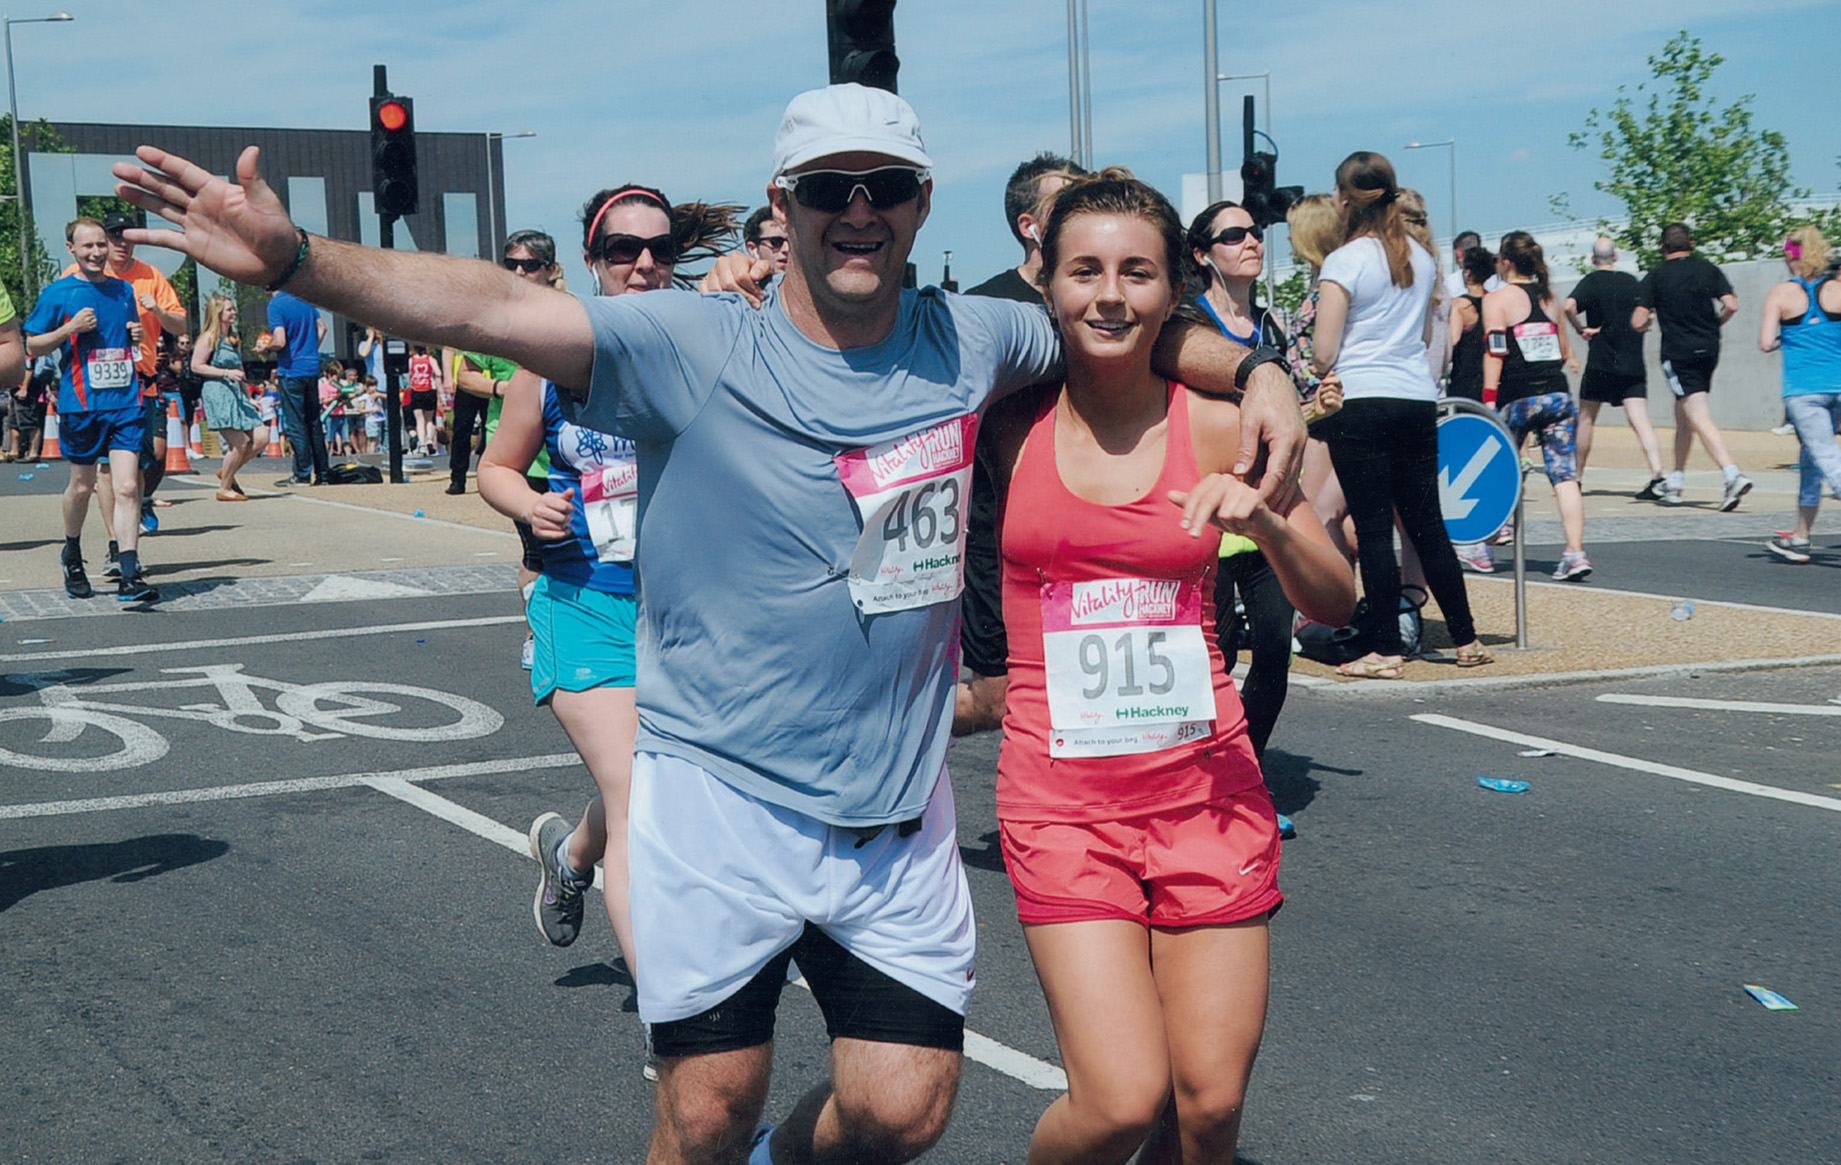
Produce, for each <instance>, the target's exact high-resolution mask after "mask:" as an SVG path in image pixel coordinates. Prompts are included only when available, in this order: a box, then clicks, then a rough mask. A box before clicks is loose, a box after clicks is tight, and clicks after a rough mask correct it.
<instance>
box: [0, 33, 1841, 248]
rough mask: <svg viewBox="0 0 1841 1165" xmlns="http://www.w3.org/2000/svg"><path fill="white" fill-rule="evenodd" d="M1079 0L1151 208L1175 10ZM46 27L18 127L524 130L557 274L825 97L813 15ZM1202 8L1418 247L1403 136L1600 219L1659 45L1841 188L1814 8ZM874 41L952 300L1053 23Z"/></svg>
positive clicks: (1530, 201) (1236, 98)
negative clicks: (1620, 91)
mask: <svg viewBox="0 0 1841 1165" xmlns="http://www.w3.org/2000/svg"><path fill="white" fill-rule="evenodd" d="M1088 2H1089V8H1090V19H1091V35H1092V44H1093V52H1092V82H1093V113H1094V129H1093V141H1094V147H1095V153H1096V155H1097V158H1098V160H1099V161H1100V162H1102V163H1116V164H1120V165H1125V166H1129V167H1131V168H1132V169H1133V170H1135V171H1136V172H1137V173H1138V174H1139V176H1140V177H1143V178H1145V179H1147V180H1149V181H1151V182H1154V183H1156V184H1157V185H1159V186H1160V187H1162V188H1163V189H1164V190H1165V191H1166V192H1168V193H1169V194H1170V195H1171V196H1172V197H1173V198H1175V197H1177V196H1178V194H1179V192H1180V189H1181V178H1182V175H1183V174H1184V173H1185V172H1198V171H1200V170H1202V169H1203V166H1204V150H1205V143H1204V140H1203V93H1204V81H1203V64H1202V61H1203V56H1202V53H1203V47H1202V13H1203V6H1202V4H1201V3H1198V2H1195V0H1148V2H1147V0H1135V2H1125V0H1088ZM56 7H58V5H55V4H53V5H48V6H47V7H46V9H45V11H46V12H50V11H53V10H55V8H56ZM63 7H66V8H67V9H68V11H70V12H71V13H72V15H74V16H75V17H76V20H75V21H74V22H72V23H69V24H48V25H31V26H17V27H15V29H14V37H13V40H14V57H15V60H16V62H17V67H18V96H19V109H20V115H21V117H23V118H26V119H33V118H37V117H46V118H49V119H51V120H54V121H55V120H68V121H134V122H154V123H171V124H179V125H211V124H228V125H251V124H256V125H274V126H289V127H324V128H349V129H360V128H363V126H364V124H365V121H364V119H365V110H366V107H367V106H366V100H367V98H368V96H369V93H370V88H371V66H372V65H373V64H374V63H384V64H387V65H388V66H389V68H390V81H391V85H392V87H393V88H394V89H395V90H396V91H397V92H399V93H404V94H407V95H409V96H412V97H414V98H415V99H416V121H417V125H418V126H419V127H421V128H424V129H429V130H447V131H458V132H482V131H499V132H504V133H508V134H509V133H515V132H518V131H521V130H526V129H529V130H535V131H536V132H537V135H538V136H536V137H534V138H530V139H525V140H513V141H508V142H506V143H505V147H504V149H505V171H506V172H505V187H506V198H507V220H508V223H507V225H508V226H510V227H512V228H518V227H526V226H536V227H540V228H542V229H545V230H548V231H550V232H551V233H552V234H555V235H556V236H557V237H558V239H559V241H561V242H562V243H563V250H565V251H569V252H571V253H573V248H572V247H571V246H570V242H571V241H572V240H574V239H579V237H580V233H579V232H580V228H579V225H578V224H577V222H576V219H575V212H576V210H577V208H578V207H579V205H580V203H581V201H582V199H583V198H585V197H586V196H587V195H588V194H589V193H591V192H592V191H594V190H596V189H598V188H600V187H603V186H607V185H611V184H614V183H619V182H625V181H637V182H643V183H646V184H648V185H654V186H658V187H660V188H662V189H663V190H665V191H666V192H667V193H668V194H669V195H671V196H672V197H673V198H675V199H678V200H686V199H691V198H706V199H716V200H729V201H735V202H745V203H748V204H749V205H758V204H759V203H760V202H761V201H762V200H763V198H764V195H763V188H764V186H765V184H766V179H767V172H768V161H769V154H770V146H771V141H772V136H773V131H774V128H775V126H776V124H777V122H778V119H779V115H780V111H781V110H782V108H783V107H784V106H785V103H786V100H787V98H789V97H790V96H791V95H792V94H793V93H795V92H798V91H799V90H801V89H804V88H809V87H812V86H814V85H818V84H822V83H823V82H824V81H825V79H826V77H825V69H826V56H825V38H824V3H823V0H667V2H655V3H634V2H632V0H620V2H613V3H609V2H607V0H600V2H596V3H590V2H587V0H546V2H542V3H530V4H518V5H513V4H507V3H485V2H471V3H469V2H464V0H463V2H454V0H448V2H444V3H421V2H403V3H387V4H377V3H355V2H352V0H316V2H295V3H290V4H286V5H278V4H268V3H250V4H242V5H226V4H223V3H213V4H203V3H194V2H192V0H167V2H165V3H161V4H158V5H154V4H147V3H142V2H134V3H129V2H125V0H66V3H65V4H64V5H63ZM36 12H37V10H36V9H33V10H28V11H21V10H15V11H14V13H13V15H14V16H15V17H25V16H29V15H34V14H36ZM1219 13H1220V29H1221V35H1220V42H1221V43H1220V68H1221V71H1222V72H1224V73H1252V72H1261V71H1265V70H1270V71H1271V72H1272V74H1273V80H1272V101H1273V106H1274V109H1273V113H1274V118H1273V134H1274V136H1275V137H1276V138H1277V139H1278V143H1279V147H1280V153H1281V157H1280V162H1279V181H1280V182H1281V183H1284V184H1302V185H1304V186H1305V187H1306V188H1307V189H1323V188H1324V187H1325V186H1326V185H1327V184H1328V182H1329V178H1330V175H1331V173H1332V171H1333V169H1334V167H1335V165H1336V163H1337V162H1338V161H1339V160H1341V158H1342V157H1343V156H1344V155H1346V154H1347V153H1349V152H1350V151H1351V150H1355V149H1374V150H1379V151H1381V152H1383V153H1386V154H1388V155H1389V156H1390V157H1392V158H1393V159H1394V161H1395V163H1396V165H1397V167H1398V168H1399V171H1400V175H1401V179H1402V181H1403V182H1405V183H1406V184H1408V185H1413V186H1417V187H1419V188H1420V189H1421V190H1423V191H1424V192H1425V195H1426V198H1427V201H1428V203H1429V209H1430V212H1431V217H1432V221H1433V224H1434V227H1435V229H1436V230H1438V231H1439V232H1440V233H1441V234H1442V233H1444V232H1445V224H1446V223H1447V222H1448V220H1449V210H1448V204H1449V195H1448V194H1447V191H1448V189H1449V171H1448V168H1447V167H1448V161H1447V155H1448V151H1445V150H1420V151H1413V152H1407V151H1405V150H1403V149H1402V148H1401V147H1402V146H1403V145H1404V144H1405V143H1406V142H1408V141H1412V140H1416V139H1417V140H1427V141H1430V140H1442V139H1445V138H1455V139H1456V140H1457V143H1458V145H1457V182H1458V203H1459V212H1460V216H1461V218H1462V220H1463V225H1464V226H1466V227H1476V228H1479V229H1482V230H1484V231H1485V232H1486V233H1495V232H1500V231H1504V230H1508V229H1512V228H1515V227H1520V226H1525V225H1533V224H1537V223H1546V222H1550V221H1553V219H1554V217H1555V216H1554V215H1553V213H1552V212H1551V211H1550V210H1549V205H1548V203H1549V198H1550V197H1551V196H1553V195H1556V194H1561V193H1565V194H1567V195H1568V196H1569V198H1570V203H1571V206H1572V209H1573V211H1574V213H1575V215H1576V216H1577V217H1581V218H1587V219H1589V218H1594V217H1596V216H1598V215H1600V214H1612V213H1615V212H1616V206H1615V204H1613V203H1612V202H1611V201H1610V200H1609V199H1607V198H1606V197H1605V196H1603V195H1601V194H1598V193H1597V192H1595V191H1594V190H1593V189H1592V182H1593V181H1594V179H1597V178H1600V177H1602V176H1603V174H1602V167H1601V164H1600V163H1598V162H1597V161H1596V160H1595V159H1594V158H1593V157H1592V156H1591V155H1590V154H1589V153H1587V152H1584V151H1578V150H1574V149H1571V148H1569V147H1568V146H1567V144H1566V137H1567V134H1568V133H1569V132H1571V131H1574V130H1578V129H1580V128H1582V126H1583V122H1584V119H1585V115H1586V113H1587V111H1588V110H1590V109H1591V108H1592V107H1593V106H1597V107H1600V108H1604V107H1607V106H1609V105H1610V103H1611V102H1612V101H1614V100H1615V99H1616V90H1617V87H1618V86H1619V85H1625V86H1628V87H1630V88H1632V89H1634V88H1635V87H1636V86H1637V85H1638V84H1640V83H1641V82H1643V81H1645V80H1646V79H1647V78H1648V68H1647V66H1646V64H1645V58H1646V57H1647V56H1648V55H1649V54H1651V53H1655V52H1657V51H1659V50H1660V49H1661V47H1662V45H1663V44H1664V43H1665V42H1666V41H1667V39H1668V38H1669V36H1670V35H1672V34H1673V33H1674V32H1675V31H1676V30H1677V29H1680V28H1686V29H1688V30H1689V31H1691V32H1693V33H1694V34H1696V35H1698V36H1700V37H1701V39H1702V41H1703V42H1704V43H1705V45H1706V46H1707V47H1708V48H1709V49H1711V50H1712V51H1715V52H1718V53H1720V54H1722V55H1723V56H1725V57H1726V58H1727V63H1726V65H1725V66H1724V67H1723V68H1722V69H1721V71H1720V73H1719V74H1718V76H1717V78H1716V81H1715V84H1714V95H1715V96H1716V97H1718V98H1719V99H1720V101H1721V104H1724V103H1726V102H1727V101H1730V100H1731V99H1733V98H1736V97H1739V96H1742V95H1745V94H1754V95H1755V97H1756V100H1755V103H1754V105H1755V111H1756V118H1757V123H1758V124H1759V125H1761V126H1763V127H1767V128H1774V129H1778V130H1781V131H1782V132H1783V133H1784V134H1785V135H1786V136H1787V137H1788V138H1789V143H1790V149H1791V157H1792V162H1793V165H1794V175H1795V181H1796V182H1797V184H1798V185H1801V186H1806V187H1810V188H1813V189H1814V190H1816V191H1817V192H1818V193H1832V192H1834V191H1835V190H1836V188H1837V185H1838V184H1841V168H1837V165H1836V161H1837V159H1841V118H1836V117H1835V116H1834V115H1833V111H1834V109H1835V102H1834V99H1833V98H1832V96H1828V95H1825V94H1824V87H1825V85H1832V80H1830V81H1824V80H1823V78H1830V79H1832V77H1833V76H1834V73H1835V62H1836V59H1837V58H1836V57H1835V55H1834V54H1835V46H1837V45H1841V5H1837V4H1835V3H1833V2H1832V0H1747V2H1746V3H1745V4H1743V5H1734V4H1732V3H1731V2H1730V0H1669V2H1667V3H1661V2H1656V0H1615V2H1611V3H1607V2H1605V0H1548V2H1547V3H1545V4H1540V5H1532V4H1499V5H1492V4H1483V3H1478V2H1477V0H1419V2H1409V3H1391V4H1379V3H1357V2H1353V0H1293V2H1292V3H1290V4H1287V5H1283V6H1272V5H1257V6H1255V5H1249V4H1244V3H1240V4H1236V3H1231V2H1229V0H1219ZM1254 13H1258V14H1259V16H1258V18H1257V20H1256V18H1255V16H1254ZM1274 14H1282V15H1274ZM896 28H897V37H898V42H897V49H898V51H899V53H900V55H901V57H902V62H903V63H902V69H901V91H902V95H903V96H904V97H906V98H908V100H909V101H911V102H912V103H913V104H914V106H915V108H916V109H917V110H918V111H919V113H920V117H921V123H922V127H923V131H924V133H925V136H926V139H927V143H928V147H929V150H930V151H931V152H932V154H933V156H934V158H935V161H936V171H935V181H936V190H935V200H934V214H933V217H932V219H931V220H930V221H929V222H928V224H927V226H926V228H925V230H924V231H923V232H922V234H921V237H920V240H919V242H918V243H917V245H916V247H915V256H914V257H915V260H916V262H917V263H918V264H919V265H920V269H921V275H922V278H923V281H925V282H934V281H937V280H938V278H939V275H940V262H941V259H942V252H943V251H945V250H948V249H950V250H951V251H953V252H954V258H953V271H954V274H955V275H956V276H958V277H959V278H960V280H961V281H962V282H965V283H968V284H969V283H971V282H976V281H978V280H981V279H983V278H984V277H986V276H987V275H990V274H992V273H993V272H995V271H997V270H998V269H1000V268H1001V267H1004V266H1009V265H1013V264H1014V263H1015V262H1016V261H1017V259H1018V258H1019V257H1020V252H1019V251H1018V250H1017V248H1016V246H1015V244H1014V243H1013V242H1012V241H1011V238H1010V236H1009V233H1008V231H1007V229H1006V227H1005V225H1004V222H1003V215H1002V211H1001V198H1002V186H1003V181H1004V179H1005V177H1007V175H1008V173H1009V171H1010V169H1011V168H1012V167H1013V166H1014V165H1015V164H1016V163H1017V162H1018V161H1020V160H1022V159H1023V158H1025V157H1028V156H1029V155H1031V154H1033V153H1035V152H1036V151H1037V150H1040V149H1055V150H1059V151H1064V152H1065V151H1066V149H1067V146H1068V108H1067V41H1066V31H1067V30H1066V5H1065V3H1064V2H1063V0H979V2H974V0H905V2H904V3H901V4H900V5H899V7H898V9H897V11H896ZM79 73H82V74H86V76H84V78H83V79H82V80H80V81H79V80H73V78H74V77H76V76H77V75H78V74H79ZM1247 86H1248V88H1246V89H1242V88H1239V87H1237V86H1236V85H1234V84H1224V85H1223V86H1222V89H1221V96H1222V108H1223V122H1224V125H1225V126H1226V127H1227V130H1228V132H1227V138H1228V140H1227V141H1226V142H1225V143H1224V146H1223V155H1224V157H1225V158H1226V159H1228V164H1229V166H1230V168H1232V167H1233V166H1234V165H1237V163H1238V158H1239V150H1240V147H1239V141H1238V128H1237V127H1238V123H1239V108H1240V97H1241V95H1242V93H1243V92H1248V91H1251V92H1258V89H1257V86H1258V82H1248V83H1247ZM1262 120H1263V116H1262ZM580 274H581V268H580V266H579V263H572V264H571V276H572V279H573V278H577V277H579V276H580Z"/></svg>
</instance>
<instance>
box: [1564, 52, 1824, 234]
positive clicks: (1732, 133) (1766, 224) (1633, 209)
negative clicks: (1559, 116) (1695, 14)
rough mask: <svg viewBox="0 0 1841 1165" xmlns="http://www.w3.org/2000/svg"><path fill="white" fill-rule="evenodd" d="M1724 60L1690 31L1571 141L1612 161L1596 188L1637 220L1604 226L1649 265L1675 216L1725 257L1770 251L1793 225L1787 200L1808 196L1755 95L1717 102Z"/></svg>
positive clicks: (1620, 90) (1588, 120)
mask: <svg viewBox="0 0 1841 1165" xmlns="http://www.w3.org/2000/svg"><path fill="white" fill-rule="evenodd" d="M1723 63H1725V58H1724V57H1721V56H1720V55H1719V54H1718V53H1709V52H1706V51H1704V50H1703V49H1702V48H1701V44H1700V38H1698V37H1693V36H1689V35H1688V33H1687V31H1686V30H1685V29H1684V30H1682V31H1681V32H1678V33H1676V34H1675V36H1674V37H1672V38H1670V40H1669V42H1668V44H1666V45H1665V46H1663V49H1662V52H1661V54H1660V55H1657V56H1652V57H1650V58H1649V67H1650V71H1651V73H1652V74H1653V78H1652V80H1651V81H1647V82H1644V83H1643V84H1641V85H1638V86H1637V87H1636V92H1635V93H1634V94H1630V93H1626V92H1625V90H1624V87H1623V86H1621V85H1620V86H1618V89H1617V93H1618V97H1617V101H1616V103H1615V104H1613V105H1612V106H1611V108H1610V109H1609V110H1605V111H1600V110H1598V109H1593V110H1592V111H1591V113H1590V114H1589V115H1587V117H1586V119H1585V130H1584V131H1582V132H1579V133H1574V134H1571V135H1569V137H1568V141H1569V142H1570V143H1571V144H1572V146H1573V147H1574V148H1575V149H1582V150H1583V149H1596V150H1597V151H1598V156H1599V157H1601V158H1603V159H1604V161H1605V162H1606V164H1607V165H1608V166H1609V168H1610V176H1609V177H1608V178H1607V179H1605V180H1604V181H1601V182H1595V183H1593V185H1594V186H1595V187H1596V188H1597V189H1599V190H1602V191H1604V192H1605V193H1607V194H1610V195H1612V196H1614V197H1615V198H1617V199H1618V200H1619V201H1621V202H1622V203H1623V204H1624V207H1625V209H1626V210H1627V211H1628V212H1629V216H1630V221H1629V223H1628V224H1627V225H1626V226H1624V227H1622V228H1621V229H1616V230H1612V229H1610V228H1609V227H1608V225H1607V224H1605V223H1604V222H1602V221H1601V222H1600V223H1599V226H1600V229H1602V230H1605V231H1606V233H1608V234H1610V235H1612V237H1614V238H1615V239H1616V240H1617V242H1618V245H1619V246H1620V247H1622V248H1623V249H1625V250H1627V251H1630V252H1632V253H1634V254H1636V255H1637V257H1638V261H1639V262H1640V263H1641V264H1642V266H1643V267H1644V268H1649V267H1653V266H1655V265H1656V264H1657V263H1658V262H1659V261H1660V260H1661V254H1660V250H1659V247H1658V244H1659V242H1660V238H1659V236H1660V234H1661V230H1662V227H1663V226H1665V225H1667V224H1668V223H1671V222H1685V223H1687V224H1688V225H1689V226H1691V227H1692V228H1693V229H1694V242H1695V246H1696V248H1697V249H1698V250H1699V251H1700V253H1702V254H1704V255H1705V256H1706V257H1707V258H1709V259H1712V260H1714V261H1716V262H1718V261H1722V260H1734V259H1753V258H1759V257H1761V256H1764V255H1767V254H1770V253H1771V252H1772V251H1773V250H1774V249H1775V248H1776V246H1777V245H1778V244H1779V243H1781V242H1782V241H1783V236H1784V232H1785V230H1786V229H1787V228H1788V227H1789V225H1790V223H1791V222H1792V221H1793V218H1794V216H1793V215H1792V214H1791V212H1790V208H1789V206H1788V200H1789V199H1792V198H1798V197H1804V196H1806V195H1807V194H1808V191H1806V190H1796V189H1792V188H1791V186H1790V148H1789V145H1788V144H1787V143H1786V142H1785V140H1784V136H1783V135H1782V134H1781V133H1778V132H1777V131H1775V130H1765V129H1756V128H1754V127H1753V125H1752V111H1751V103H1752V98H1751V97H1750V96H1749V95H1748V96H1745V97H1741V98H1739V99H1738V100H1737V101H1734V102H1733V103H1732V104H1731V105H1728V106H1726V107H1724V108H1720V107H1719V106H1717V105H1716V104H1715V103H1714V99H1713V97H1712V96H1711V95H1710V94H1709V93H1708V85H1709V82H1711V81H1712V79H1713V74H1714V72H1715V70H1717V69H1718V68H1719V67H1720V65H1722V64H1723ZM1645 94H1646V95H1647V100H1646V101H1644V100H1643V97H1644V95H1645ZM1639 102H1641V104H1639Z"/></svg>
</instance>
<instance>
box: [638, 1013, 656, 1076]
mask: <svg viewBox="0 0 1841 1165" xmlns="http://www.w3.org/2000/svg"><path fill="white" fill-rule="evenodd" d="M639 1029H640V1030H641V1031H642V1032H644V1033H645V1036H646V1062H645V1065H644V1066H643V1067H641V1068H640V1069H639V1074H640V1075H641V1076H644V1077H645V1078H646V1079H647V1080H650V1081H652V1082H653V1083H654V1084H656V1083H658V1054H657V1053H655V1052H654V1051H653V1050H652V1025H651V1024H649V1023H642V1024H640V1025H639Z"/></svg>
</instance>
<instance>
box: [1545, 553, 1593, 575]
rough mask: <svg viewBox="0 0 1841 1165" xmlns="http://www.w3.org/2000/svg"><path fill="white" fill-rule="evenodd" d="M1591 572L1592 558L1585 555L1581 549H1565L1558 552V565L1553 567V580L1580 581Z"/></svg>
mask: <svg viewBox="0 0 1841 1165" xmlns="http://www.w3.org/2000/svg"><path fill="white" fill-rule="evenodd" d="M1591 573H1592V560H1591V559H1589V558H1587V557H1586V556H1585V551H1583V550H1567V551H1564V552H1562V553H1561V554H1560V565H1558V566H1556V567H1554V568H1553V580H1554V581H1555V582H1580V581H1582V580H1583V579H1584V578H1585V576H1586V575H1588V574H1591Z"/></svg>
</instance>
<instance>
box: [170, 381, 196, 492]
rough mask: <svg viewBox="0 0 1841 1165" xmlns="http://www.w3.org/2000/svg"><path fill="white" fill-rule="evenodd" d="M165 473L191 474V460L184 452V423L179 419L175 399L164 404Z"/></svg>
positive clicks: (177, 402) (177, 403) (177, 405)
mask: <svg viewBox="0 0 1841 1165" xmlns="http://www.w3.org/2000/svg"><path fill="white" fill-rule="evenodd" d="M166 472H167V473H169V474H172V473H190V472H192V459H191V458H190V457H189V456H187V455H186V451H185V422H183V421H181V420H180V419H179V401H178V400H177V398H173V399H169V400H167V402H166Z"/></svg>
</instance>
